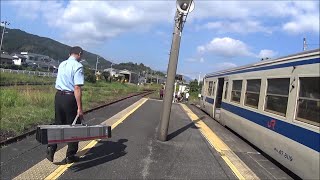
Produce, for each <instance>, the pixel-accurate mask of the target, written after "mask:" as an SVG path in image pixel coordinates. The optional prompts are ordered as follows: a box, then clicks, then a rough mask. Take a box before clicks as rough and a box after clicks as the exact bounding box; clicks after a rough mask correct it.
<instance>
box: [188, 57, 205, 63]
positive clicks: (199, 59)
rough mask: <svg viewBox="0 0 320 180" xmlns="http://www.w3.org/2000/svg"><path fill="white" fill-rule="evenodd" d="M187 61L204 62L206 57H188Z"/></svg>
mask: <svg viewBox="0 0 320 180" xmlns="http://www.w3.org/2000/svg"><path fill="white" fill-rule="evenodd" d="M186 61H187V62H192V63H196V62H200V63H203V62H204V58H203V57H200V58H188V59H187V60H186Z"/></svg>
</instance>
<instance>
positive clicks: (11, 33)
mask: <svg viewBox="0 0 320 180" xmlns="http://www.w3.org/2000/svg"><path fill="white" fill-rule="evenodd" d="M2 29H3V27H1V32H2ZM6 31H7V32H8V34H6V35H5V37H4V40H3V45H2V49H3V50H4V51H7V52H9V53H10V54H11V53H14V52H31V53H36V54H43V55H47V56H50V57H51V58H53V59H55V60H59V61H60V62H61V60H65V59H67V58H68V53H69V49H70V46H68V45H65V44H62V43H60V42H58V41H55V40H53V39H50V38H46V37H40V36H37V35H33V34H30V33H27V32H24V31H21V30H19V29H9V28H6ZM83 59H86V61H87V62H88V64H89V66H91V67H95V63H96V59H97V54H93V53H91V52H87V51H85V52H84V56H83ZM99 62H100V64H99V67H101V68H108V67H110V64H111V62H110V61H107V60H105V59H104V58H100V59H99Z"/></svg>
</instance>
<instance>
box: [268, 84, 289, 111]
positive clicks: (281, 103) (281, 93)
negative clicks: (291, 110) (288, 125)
mask: <svg viewBox="0 0 320 180" xmlns="http://www.w3.org/2000/svg"><path fill="white" fill-rule="evenodd" d="M289 84H290V79H289V78H277V79H268V88H267V97H266V107H265V110H266V111H269V112H272V113H275V114H279V115H282V116H285V115H286V112H287V105H288V95H289Z"/></svg>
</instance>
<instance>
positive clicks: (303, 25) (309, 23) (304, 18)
mask: <svg viewBox="0 0 320 180" xmlns="http://www.w3.org/2000/svg"><path fill="white" fill-rule="evenodd" d="M282 28H283V30H284V31H287V32H289V33H292V34H297V33H303V32H308V31H310V32H314V33H317V32H319V15H318V16H316V15H310V14H308V15H301V16H299V17H295V18H294V19H293V20H292V21H290V22H287V23H285V24H284V25H283V26H282Z"/></svg>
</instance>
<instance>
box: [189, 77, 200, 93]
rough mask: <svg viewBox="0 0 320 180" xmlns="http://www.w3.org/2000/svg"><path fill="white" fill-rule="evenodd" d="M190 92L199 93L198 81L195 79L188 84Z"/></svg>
mask: <svg viewBox="0 0 320 180" xmlns="http://www.w3.org/2000/svg"><path fill="white" fill-rule="evenodd" d="M189 85H190V92H199V91H200V88H201V87H200V86H199V85H198V81H197V80H196V79H195V80H193V81H191V82H190V84H189Z"/></svg>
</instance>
